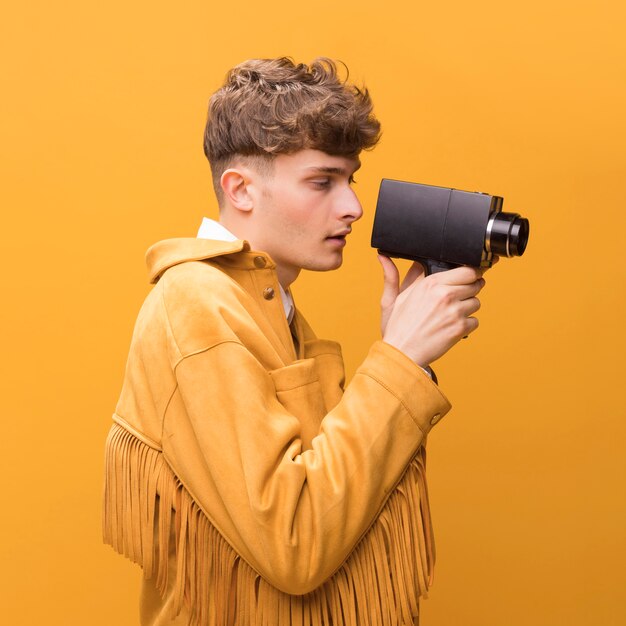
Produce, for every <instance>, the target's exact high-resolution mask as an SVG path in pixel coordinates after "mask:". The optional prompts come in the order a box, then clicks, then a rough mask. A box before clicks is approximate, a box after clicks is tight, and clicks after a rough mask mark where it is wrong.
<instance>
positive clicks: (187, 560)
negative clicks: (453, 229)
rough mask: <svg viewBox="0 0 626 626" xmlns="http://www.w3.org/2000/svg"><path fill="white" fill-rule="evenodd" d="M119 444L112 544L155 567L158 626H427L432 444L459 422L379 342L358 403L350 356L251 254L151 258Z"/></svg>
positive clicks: (112, 450)
mask: <svg viewBox="0 0 626 626" xmlns="http://www.w3.org/2000/svg"><path fill="white" fill-rule="evenodd" d="M147 262H148V266H149V271H150V278H151V282H154V283H156V286H155V287H154V289H153V290H152V291H151V293H150V294H149V295H148V297H147V299H146V301H145V303H144V305H143V307H142V309H141V311H140V313H139V316H138V319H137V323H136V327H135V331H134V334H133V339H132V343H131V347H130V353H129V357H128V363H127V367H126V375H125V380H124V385H123V388H122V392H121V397H120V400H119V403H118V405H117V408H116V412H115V414H114V416H113V419H114V424H113V426H112V428H111V432H110V435H109V438H108V440H107V449H106V485H105V494H104V521H103V529H104V539H105V541H106V542H107V543H109V544H111V545H112V546H113V547H114V548H115V549H116V550H117V551H118V552H120V553H122V554H124V555H126V556H128V557H129V558H130V559H132V560H133V561H135V562H137V563H139V564H140V565H141V566H142V568H143V570H144V576H145V578H146V579H149V580H150V581H151V582H150V584H151V585H152V587H153V588H154V589H158V593H156V591H155V592H154V593H152V594H151V593H150V592H149V591H146V592H145V593H144V599H143V604H144V605H143V606H142V621H143V623H144V624H150V625H156V624H161V623H163V624H165V623H170V624H171V623H172V622H169V621H168V620H169V619H171V617H172V615H173V614H177V613H179V614H180V616H179V621H177V622H176V624H178V623H180V624H185V623H188V622H189V623H191V624H199V625H202V626H205V625H210V626H218V625H220V626H221V625H226V624H240V625H242V626H248V625H252V624H255V625H256V624H258V625H265V624H268V625H276V624H279V625H283V624H284V625H287V624H299V625H302V626H309V625H310V626H322V625H329V624H333V625H334V626H340V625H342V624H352V625H357V624H358V625H362V626H370V625H373V624H381V625H385V626H386V625H388V624H389V625H391V624H413V623H414V622H415V620H416V616H417V612H418V599H419V596H420V595H424V594H425V593H426V591H427V588H428V583H429V579H430V576H431V574H432V566H433V559H434V548H433V543H432V536H431V526H430V516H429V512H428V500H427V493H426V484H425V479H424V460H425V457H424V446H423V444H424V442H425V437H426V435H427V434H428V432H429V430H430V429H431V428H432V426H433V425H434V424H435V423H436V422H437V421H438V420H439V419H440V417H442V416H443V415H444V414H445V413H446V412H447V411H448V410H449V408H450V405H449V404H448V402H447V400H446V399H445V397H444V396H443V395H442V394H441V392H440V391H439V389H438V387H437V386H436V385H435V384H434V383H433V382H432V381H431V380H430V379H429V378H428V376H427V375H426V374H425V373H424V372H423V371H422V370H421V368H419V367H418V366H417V365H415V364H414V363H413V362H412V361H411V360H410V359H408V358H407V357H406V356H405V355H404V354H402V353H401V352H399V351H398V350H396V349H395V348H393V347H391V346H389V345H388V344H385V343H383V342H382V341H379V342H376V343H375V344H374V345H373V346H372V347H371V350H370V352H369V354H368V356H367V358H366V359H365V361H364V362H363V364H362V365H361V366H360V367H359V369H358V371H357V372H356V374H355V376H354V378H353V380H352V381H351V382H350V384H349V385H348V386H347V387H346V388H345V392H344V390H343V386H344V371H343V362H342V357H341V351H340V347H339V345H338V344H336V343H334V342H331V341H325V340H320V339H317V338H316V337H315V336H314V334H313V332H312V331H311V329H310V327H309V326H308V324H307V323H306V322H305V320H304V319H303V317H302V315H301V314H300V313H299V312H296V317H295V320H294V324H295V329H296V336H297V340H296V342H295V343H296V345H297V346H298V348H297V350H298V351H297V353H296V348H295V347H294V340H293V337H292V334H291V331H290V327H289V325H288V323H287V320H286V318H285V314H284V310H283V306H282V303H281V299H280V296H279V286H278V282H277V277H276V272H275V265H274V263H273V262H272V260H271V259H270V258H269V257H268V256H267V255H266V254H264V253H262V252H254V251H251V250H250V246H249V245H248V243H247V242H244V241H235V242H217V241H211V240H203V239H171V240H166V241H162V242H160V243H157V244H156V245H154V246H152V247H151V248H150V249H149V250H148V253H147Z"/></svg>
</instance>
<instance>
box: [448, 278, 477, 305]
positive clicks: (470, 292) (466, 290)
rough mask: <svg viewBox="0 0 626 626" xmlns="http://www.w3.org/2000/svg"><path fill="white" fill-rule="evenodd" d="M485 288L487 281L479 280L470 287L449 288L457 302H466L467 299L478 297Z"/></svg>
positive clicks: (456, 286) (454, 286) (457, 286)
mask: <svg viewBox="0 0 626 626" xmlns="http://www.w3.org/2000/svg"><path fill="white" fill-rule="evenodd" d="M484 286H485V279H484V278H479V279H478V280H476V281H474V282H473V283H469V284H468V285H452V286H448V287H447V289H448V290H449V292H450V294H451V295H452V296H453V297H454V298H456V299H457V300H466V299H467V298H473V297H474V296H476V295H478V294H479V293H480V291H481V289H482V288H483V287H484Z"/></svg>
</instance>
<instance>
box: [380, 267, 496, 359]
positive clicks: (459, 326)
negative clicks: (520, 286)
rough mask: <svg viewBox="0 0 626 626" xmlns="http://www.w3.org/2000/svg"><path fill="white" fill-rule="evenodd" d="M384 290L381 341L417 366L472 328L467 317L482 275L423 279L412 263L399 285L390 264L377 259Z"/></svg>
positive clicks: (461, 271)
mask: <svg viewBox="0 0 626 626" xmlns="http://www.w3.org/2000/svg"><path fill="white" fill-rule="evenodd" d="M378 260H379V261H380V264H381V265H382V266H383V272H384V277H385V285H384V289H383V296H382V299H381V309H382V333H383V341H385V342H386V343H388V344H391V345H392V346H394V347H395V348H398V350H400V351H402V352H404V354H406V355H407V356H408V357H409V358H410V359H411V360H412V361H413V362H415V363H416V364H417V365H419V366H420V367H426V366H428V365H430V364H431V363H433V362H434V361H436V360H437V359H438V358H439V357H441V356H442V355H444V354H445V353H446V352H447V351H448V350H449V349H450V348H451V347H452V346H453V345H454V344H455V343H457V342H458V341H459V340H460V339H461V337H464V336H465V335H468V334H469V333H471V332H473V331H474V330H476V328H478V320H477V319H476V318H475V317H472V315H473V314H474V313H476V311H478V309H479V308H480V301H479V300H478V298H477V297H476V296H477V295H478V293H479V292H480V290H481V289H482V288H483V287H484V285H485V280H484V278H482V273H483V270H478V269H475V268H472V267H457V268H455V269H452V270H448V271H446V272H439V273H437V274H432V275H431V276H424V268H423V267H422V266H421V264H419V263H414V264H413V265H412V266H411V269H409V271H408V272H407V275H406V277H405V278H404V280H403V281H402V284H400V279H399V273H398V269H397V267H396V266H395V264H394V262H393V261H392V260H391V259H390V258H388V257H385V256H382V255H379V256H378Z"/></svg>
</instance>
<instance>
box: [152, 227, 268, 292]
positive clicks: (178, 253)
mask: <svg viewBox="0 0 626 626" xmlns="http://www.w3.org/2000/svg"><path fill="white" fill-rule="evenodd" d="M249 251H250V244H249V243H248V242H247V241H243V240H241V239H237V240H235V241H215V240H212V239H196V238H195V237H193V238H192V237H178V238H175V239H166V240H164V241H159V242H158V243H155V244H154V245H153V246H150V248H148V251H147V252H146V264H147V266H148V274H149V277H150V282H151V283H156V282H157V280H159V278H160V277H161V275H162V274H163V272H165V270H167V269H169V268H170V267H173V266H174V265H178V264H179V263H184V262H186V261H203V260H204V259H212V258H214V257H218V256H224V255H227V254H236V253H238V252H249ZM268 265H269V264H268Z"/></svg>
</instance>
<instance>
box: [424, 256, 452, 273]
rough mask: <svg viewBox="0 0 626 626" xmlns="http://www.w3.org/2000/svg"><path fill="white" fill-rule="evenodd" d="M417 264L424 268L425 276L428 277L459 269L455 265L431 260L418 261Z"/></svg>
mask: <svg viewBox="0 0 626 626" xmlns="http://www.w3.org/2000/svg"><path fill="white" fill-rule="evenodd" d="M419 262H420V263H421V264H422V265H423V266H424V271H425V273H426V276H430V275H431V274H437V273H438V272H447V271H448V270H452V269H454V268H455V267H459V265H455V264H454V263H446V262H445V261H435V260H433V259H424V260H421V259H420V260H419Z"/></svg>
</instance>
